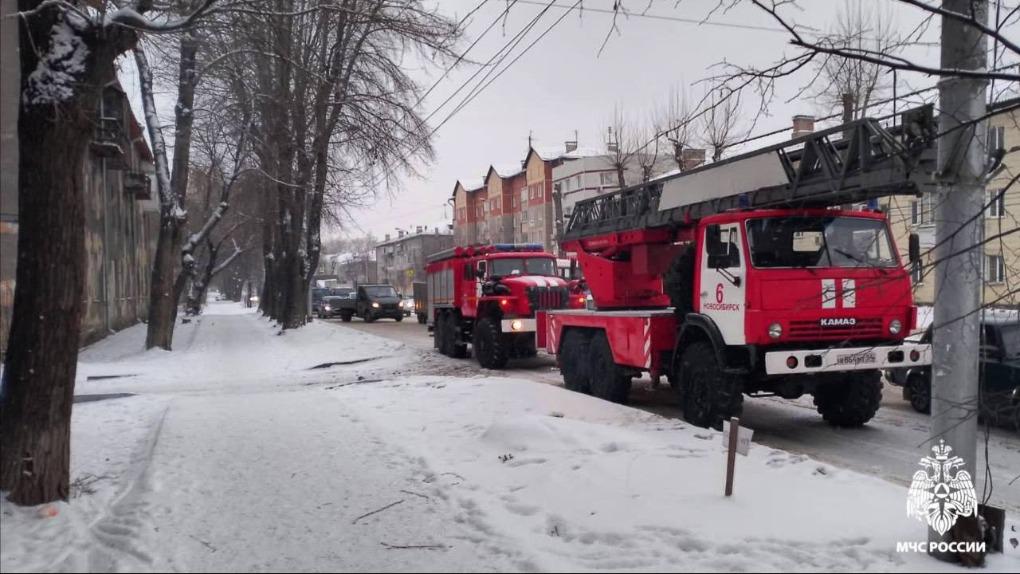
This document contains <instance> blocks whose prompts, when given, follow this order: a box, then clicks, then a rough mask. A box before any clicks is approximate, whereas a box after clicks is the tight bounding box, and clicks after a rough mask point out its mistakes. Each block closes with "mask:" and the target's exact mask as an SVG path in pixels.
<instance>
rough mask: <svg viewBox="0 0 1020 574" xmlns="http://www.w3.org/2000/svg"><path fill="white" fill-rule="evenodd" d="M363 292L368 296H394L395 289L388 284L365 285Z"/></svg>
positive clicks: (395, 293) (395, 294)
mask: <svg viewBox="0 0 1020 574" xmlns="http://www.w3.org/2000/svg"><path fill="white" fill-rule="evenodd" d="M365 294H366V295H368V296H369V297H396V296H397V291H396V290H395V289H394V288H393V287H390V286H389V285H373V286H371V287H365Z"/></svg>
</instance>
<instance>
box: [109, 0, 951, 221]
mask: <svg viewBox="0 0 1020 574" xmlns="http://www.w3.org/2000/svg"><path fill="white" fill-rule="evenodd" d="M575 1H576V0H555V3H554V6H553V7H551V8H549V9H548V10H547V11H546V13H545V14H544V15H543V16H542V17H541V18H540V19H539V21H538V22H537V24H536V25H535V26H534V28H533V29H532V30H531V31H530V32H529V33H528V34H527V35H526V36H525V37H524V39H523V41H521V43H520V44H519V45H518V46H517V47H516V49H515V50H514V51H513V52H512V54H511V56H510V57H508V58H507V59H506V60H505V61H504V62H503V65H502V66H501V67H498V68H497V73H499V70H502V69H503V67H505V66H506V65H507V64H509V62H510V60H513V59H514V58H516V57H517V55H518V54H520V53H521V52H523V51H524V50H525V48H526V47H527V46H528V45H529V44H531V43H532V41H534V40H535V39H536V38H538V37H539V36H540V35H542V34H543V33H544V32H545V31H546V30H548V29H549V28H550V26H554V23H555V22H556V21H557V19H559V18H560V17H561V16H563V15H564V13H565V11H566V9H567V8H568V7H570V6H572V5H573V4H574V2H575ZM848 2H849V4H850V6H852V7H856V6H857V5H858V4H860V5H862V6H863V7H864V9H869V8H870V9H873V10H876V9H877V10H878V11H880V12H881V13H882V14H883V16H884V18H885V19H886V20H888V21H889V22H891V23H892V26H894V27H895V28H896V29H898V30H900V32H901V34H903V35H906V34H908V33H909V32H910V31H911V30H912V29H913V28H914V27H915V26H916V25H917V23H918V22H919V21H920V20H921V16H922V13H921V12H920V11H919V10H917V9H915V8H911V7H909V6H904V5H901V4H900V3H898V2H894V1H893V0H810V1H803V2H801V3H800V6H801V7H802V8H803V9H802V10H800V11H798V10H785V11H784V14H787V15H789V16H790V17H791V19H792V20H794V21H795V22H796V24H797V25H799V26H803V27H805V28H806V29H807V30H815V31H817V32H824V31H826V30H831V29H832V28H833V27H834V26H835V22H836V20H837V14H838V12H839V11H840V10H841V9H842V7H843V6H844V5H845V4H846V3H848ZM480 3H481V2H480V0H441V1H439V2H438V6H439V10H440V11H443V12H445V13H447V14H448V15H450V16H451V17H455V18H457V19H460V18H462V17H464V16H465V15H467V14H468V13H469V12H471V10H472V9H474V8H476V7H478V6H479V4H480ZM718 3H719V1H718V0H624V1H623V5H624V6H625V7H626V8H627V9H628V10H629V11H630V12H631V15H630V16H629V17H626V16H620V17H619V18H618V19H617V26H618V29H619V31H618V33H612V34H610V35H609V39H608V42H607V43H606V45H605V48H604V49H603V50H602V52H601V54H600V53H599V50H600V46H602V44H603V42H604V41H605V40H606V36H607V33H609V31H610V27H611V23H612V21H613V16H612V14H610V13H606V12H608V11H609V9H611V8H612V6H613V0H583V1H582V2H581V6H582V7H583V9H582V10H573V11H570V12H569V13H567V14H566V16H565V17H564V18H563V19H562V21H560V22H559V23H558V24H555V26H554V27H553V28H552V29H551V30H550V31H549V32H548V33H547V34H546V35H545V36H544V37H543V38H542V39H541V40H539V41H538V42H537V43H536V44H535V45H534V46H533V47H532V48H531V49H530V50H528V51H527V53H525V54H523V55H522V56H521V57H520V58H519V59H518V60H517V61H516V62H515V63H514V64H513V65H511V66H509V67H508V68H506V71H505V72H504V73H502V75H500V76H499V77H498V79H496V80H495V81H493V82H492V83H491V84H490V85H489V86H488V87H487V88H485V89H484V90H483V91H481V92H480V94H479V95H478V96H477V97H475V98H474V99H473V100H471V101H470V102H469V103H467V104H466V105H464V107H463V108H462V109H460V111H458V112H456V113H454V114H453V115H451V112H453V110H454V109H455V108H456V107H457V106H458V105H459V104H460V103H461V102H462V101H463V99H464V97H465V96H466V95H467V94H468V93H469V92H470V89H471V87H472V86H474V85H475V83H470V84H468V85H467V86H466V88H465V89H463V90H462V91H461V92H460V94H458V95H456V96H455V97H453V98H452V100H451V101H450V102H449V103H448V104H446V105H445V106H441V104H442V103H443V102H444V100H446V99H447V98H449V97H450V96H451V94H453V93H454V92H455V91H456V90H457V89H458V88H461V87H462V86H464V85H465V82H467V81H468V80H469V78H470V77H471V76H472V75H473V74H475V73H476V72H477V71H478V70H479V66H478V65H474V64H462V65H461V66H459V67H457V68H456V69H454V70H453V71H452V72H450V73H449V74H448V75H447V77H446V78H445V79H443V80H442V81H440V82H439V83H438V85H437V86H436V88H435V90H434V91H433V92H432V93H431V94H430V95H429V97H427V98H426V99H425V100H424V101H423V102H422V111H423V113H424V114H425V115H429V114H430V113H431V114H432V117H431V118H430V119H429V123H430V125H432V126H433V127H435V126H437V125H439V124H440V123H443V122H445V123H443V125H442V126H441V127H439V129H438V130H437V131H436V133H435V136H434V145H435V150H436V157H435V160H434V161H433V162H432V163H431V164H429V165H427V166H425V167H424V168H423V169H422V174H421V175H422V177H421V178H403V179H402V182H401V185H400V186H399V188H398V189H395V190H392V192H391V193H386V192H381V193H380V194H379V197H378V200H377V202H376V203H375V204H374V205H373V206H372V207H370V208H367V209H362V210H358V211H355V212H354V213H353V217H352V218H351V221H349V222H347V223H346V224H345V227H344V229H342V230H340V232H339V233H340V234H342V235H347V236H361V235H364V234H365V233H373V234H374V235H376V236H377V237H379V238H381V237H383V236H384V235H385V234H386V233H394V231H395V230H396V228H398V227H399V228H403V229H413V228H414V227H415V226H417V225H427V226H429V227H435V226H441V225H445V224H447V223H449V222H450V218H451V209H450V207H449V205H448V204H447V200H448V199H449V198H450V196H451V193H452V191H453V187H454V185H455V183H456V181H457V180H458V179H459V178H463V179H475V180H480V179H481V178H482V177H483V176H484V175H485V173H486V171H487V170H488V167H489V165H490V164H493V163H495V164H508V163H514V162H519V161H520V160H522V159H524V156H525V153H526V152H527V146H528V137H529V134H530V135H531V137H532V138H533V139H534V141H535V142H536V143H537V144H540V145H543V146H548V145H562V144H563V142H564V141H565V140H572V139H574V134H575V131H576V133H577V135H578V138H579V140H580V145H581V146H585V147H595V148H598V147H603V146H604V145H605V137H606V136H605V134H606V127H607V125H608V123H609V121H610V118H611V117H612V114H613V110H614V107H619V109H620V110H621V111H622V112H623V113H624V114H625V115H627V116H629V118H630V121H631V122H645V123H647V122H649V120H650V118H651V115H652V114H653V112H654V111H655V109H656V107H658V106H664V105H665V103H666V101H667V100H668V98H669V94H670V92H671V90H685V91H686V92H687V95H688V98H689V99H692V100H694V101H696V100H698V99H700V98H701V97H702V96H703V95H704V94H705V92H706V89H707V84H705V83H699V82H701V81H702V80H704V79H706V78H709V77H711V76H714V75H718V74H719V73H721V71H722V69H721V68H720V66H719V65H720V63H722V62H724V61H727V62H732V63H734V64H739V65H755V64H757V65H765V64H769V63H772V62H774V61H776V60H777V59H778V58H780V57H781V55H782V54H783V53H784V52H785V53H795V51H796V49H795V48H793V47H791V46H789V44H788V40H789V35H788V34H787V33H786V32H784V31H783V30H782V29H780V28H779V26H778V24H777V23H776V22H775V21H774V20H771V19H770V18H769V17H768V16H767V15H766V14H765V13H764V12H762V11H760V10H758V9H756V8H754V7H753V6H751V5H750V3H749V2H742V3H739V5H738V6H737V7H736V8H734V9H732V10H730V11H727V12H721V11H720V12H716V13H711V12H712V9H713V8H714V7H716V6H717V5H718ZM481 4H482V5H481V7H480V8H479V9H478V10H477V11H476V12H474V13H473V14H472V15H471V16H470V18H468V20H467V21H466V23H465V38H464V41H463V43H462V48H463V49H466V48H467V47H468V46H469V45H470V44H471V43H472V42H473V41H475V39H477V38H479V37H482V33H483V31H484V30H485V29H486V28H487V27H488V26H489V25H490V24H491V23H492V22H493V21H494V20H496V19H497V18H498V17H499V16H500V14H502V13H503V12H504V11H505V9H506V8H507V6H508V5H510V6H511V7H510V9H509V12H508V13H507V14H506V16H505V17H504V18H503V19H502V20H501V21H499V23H498V24H496V25H495V26H494V27H493V28H492V30H491V31H490V32H489V33H488V34H487V35H484V37H482V38H481V40H480V41H479V42H478V43H477V45H476V46H474V48H473V49H472V50H471V51H470V53H469V54H468V58H469V59H471V60H473V61H474V62H485V61H487V60H489V59H490V58H491V57H492V56H493V55H494V54H495V53H496V52H497V51H499V50H500V49H501V47H503V46H504V45H505V44H506V43H507V42H509V41H510V40H511V39H512V38H513V37H514V35H515V34H517V33H518V32H519V31H520V30H521V29H522V28H523V27H525V25H526V24H527V23H528V22H529V21H531V20H532V19H533V18H534V17H535V16H536V15H537V14H539V13H540V12H541V11H542V10H543V9H544V8H545V7H546V6H547V5H548V0H517V1H516V2H515V3H514V0H489V1H488V2H484V3H481ZM854 9H855V8H854ZM938 34H939V30H938V25H937V23H936V24H934V25H933V26H932V27H931V29H930V30H929V31H928V33H927V35H926V37H925V38H924V40H926V41H930V42H931V45H928V46H919V47H915V48H912V50H911V53H910V55H911V56H912V57H914V58H915V59H917V60H921V61H925V62H926V63H929V64H937V61H938V56H939V54H938V49H937V45H935V42H936V41H937V40H938ZM405 65H406V66H408V67H411V68H413V69H414V70H415V74H416V75H417V76H418V77H419V78H420V80H421V83H422V85H423V86H425V87H429V86H431V85H432V84H433V82H435V81H436V80H437V79H439V78H440V76H441V75H442V73H443V68H441V67H437V66H436V65H435V64H434V63H432V62H429V63H421V62H418V61H417V58H415V57H413V56H412V55H408V57H407V60H406V62H405ZM131 67H133V66H132V65H131V63H130V62H129V63H128V65H127V66H126V68H131ZM127 72H128V73H126V74H123V75H122V81H124V83H125V88H126V89H127V92H128V93H129V94H132V95H134V96H135V97H134V98H133V99H134V100H135V102H133V104H134V105H135V107H136V108H140V105H138V101H139V100H138V98H137V91H138V90H137V86H136V84H137V82H136V81H135V78H133V77H132V76H133V74H131V73H130V72H131V70H130V69H128V70H127ZM813 72H814V70H813V69H806V70H804V73H802V74H799V75H797V76H794V77H792V78H790V79H788V80H787V81H785V82H783V83H781V84H780V85H779V86H777V94H776V98H775V99H774V100H773V101H772V103H771V106H770V108H769V112H768V115H765V116H759V115H758V114H757V107H758V106H757V101H750V100H752V99H753V98H750V97H748V98H745V105H744V108H743V113H742V120H741V124H740V126H739V127H740V128H742V129H744V130H750V129H751V128H752V127H753V131H752V132H751V133H752V134H760V133H763V132H768V131H772V130H775V129H778V128H784V127H789V125H790V123H791V118H792V116H793V115H796V114H813V115H816V116H824V115H828V114H830V113H832V111H833V110H831V109H828V108H825V107H824V106H822V105H821V104H820V102H819V99H818V98H817V97H813V96H814V94H815V92H817V89H816V90H814V91H812V92H810V93H809V94H807V95H805V96H802V97H800V98H796V97H795V94H796V93H797V92H798V88H800V87H801V86H803V85H804V84H805V83H807V82H808V81H809V79H810V78H811V76H812V75H813ZM484 75H485V70H483V71H482V73H480V74H478V78H481V77H482V76H484ZM890 79H891V77H890ZM476 82H477V79H476ZM933 84H934V82H933V80H932V79H930V78H927V77H923V76H920V75H918V74H903V73H901V74H899V75H898V81H897V86H898V90H899V93H900V94H901V95H902V94H903V93H905V92H907V91H910V90H913V89H918V88H922V87H929V86H932V85H933ZM882 95H884V96H888V95H891V93H890V92H889V91H888V90H887V93H886V94H882ZM932 96H934V92H929V93H927V94H925V97H927V98H928V99H930V98H931V97H932ZM161 99H162V100H163V101H160V102H159V107H160V108H161V109H162V112H163V113H162V114H161V115H163V116H164V117H165V118H167V119H170V118H172V110H173V95H172V94H166V95H164V97H163V98H161ZM791 99H792V101H789V100H791ZM914 101H917V102H918V103H919V100H918V98H914ZM899 105H900V109H902V108H903V107H906V105H907V104H906V103H904V102H901V103H900V104H899ZM138 111H140V110H136V113H138ZM139 117H140V116H139ZM779 137H780V138H781V137H785V136H779ZM775 139H776V138H772V140H773V141H774V140H775ZM767 143H769V141H768V140H763V141H761V142H758V143H756V144H755V145H754V146H745V148H744V150H746V149H751V147H755V146H757V145H765V144H767ZM744 150H738V151H744ZM336 233H337V232H336V231H335V230H329V231H326V235H327V236H328V235H335V234H336Z"/></svg>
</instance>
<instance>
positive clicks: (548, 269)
mask: <svg viewBox="0 0 1020 574" xmlns="http://www.w3.org/2000/svg"><path fill="white" fill-rule="evenodd" d="M491 265H492V267H491V269H492V270H491V271H490V272H489V274H490V275H494V276H496V277H506V276H508V275H549V276H553V275H556V262H555V261H554V260H552V259H550V258H548V257H521V258H516V257H515V258H508V259H493V260H492V261H491Z"/></svg>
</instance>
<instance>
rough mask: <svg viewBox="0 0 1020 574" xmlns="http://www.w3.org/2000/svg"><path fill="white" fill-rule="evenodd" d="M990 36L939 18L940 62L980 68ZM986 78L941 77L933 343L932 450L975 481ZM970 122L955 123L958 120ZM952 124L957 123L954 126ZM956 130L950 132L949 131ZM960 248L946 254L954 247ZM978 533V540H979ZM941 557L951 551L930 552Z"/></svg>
mask: <svg viewBox="0 0 1020 574" xmlns="http://www.w3.org/2000/svg"><path fill="white" fill-rule="evenodd" d="M942 8H943V9H944V10H948V11H951V12H956V13H958V14H963V15H973V17H974V18H975V19H976V20H977V21H978V22H979V23H981V24H986V23H987V21H988V2H987V0H944V1H943V2H942ZM987 60H988V56H987V39H986V37H985V36H984V34H983V33H982V32H981V31H979V30H978V29H976V28H975V27H973V26H968V25H967V24H965V23H963V22H961V21H958V20H955V19H952V18H946V17H943V18H942V64H941V67H942V68H943V69H947V70H953V69H959V70H974V71H983V70H986V69H987V67H988V63H987ZM986 85H987V80H984V79H970V78H968V79H962V78H947V79H943V80H941V81H940V82H939V133H941V134H945V135H943V136H942V137H941V138H939V140H938V188H937V192H936V193H937V195H936V202H935V205H936V207H935V225H936V229H935V238H936V244H937V245H938V247H937V248H936V250H935V259H936V260H937V261H939V262H940V263H938V265H937V266H936V268H935V293H936V295H935V318H934V321H935V323H934V327H936V329H935V330H934V333H933V339H932V342H933V345H932V355H933V357H932V373H933V377H932V401H931V444H929V445H927V446H926V447H925V450H926V451H927V452H926V454H927V453H930V450H928V449H930V448H931V446H932V445H934V444H938V440H939V439H943V440H945V441H946V444H947V445H948V446H950V447H952V449H953V453H952V454H954V455H957V456H959V457H961V458H962V459H963V460H964V462H965V467H964V468H963V469H960V470H966V471H967V472H969V473H970V476H971V478H972V479H976V477H977V474H976V473H975V466H976V462H977V461H976V457H977V453H976V446H977V408H978V345H979V341H980V338H981V331H980V318H981V312H980V310H979V308H980V306H981V290H982V288H983V286H982V283H981V259H982V256H983V254H984V249H983V248H981V247H980V244H981V240H982V238H983V236H984V233H983V227H984V218H982V217H981V216H980V215H979V214H980V213H981V210H982V208H983V207H984V200H985V198H984V191H985V187H984V175H985V174H984V171H985V160H986V157H987V154H986V150H985V146H984V142H985V132H986V122H984V121H981V122H977V121H975V120H977V119H978V118H980V117H982V116H984V115H985V101H986V93H985V92H986ZM961 125H963V126H965V127H958V126H961ZM954 128H955V129H954ZM950 130H952V131H950ZM958 252H959V253H960V254H959V255H956V256H955V257H952V258H949V259H947V257H949V256H950V255H951V254H953V253H958ZM977 532H978V525H977V517H966V518H964V517H961V518H960V519H959V520H958V521H957V523H956V527H955V528H953V529H951V530H950V531H949V532H947V533H946V534H945V536H941V535H939V534H938V533H937V532H935V531H934V530H932V529H931V528H929V530H928V541H929V542H930V543H931V542H942V541H946V542H950V541H959V540H961V539H963V538H964V537H966V535H967V534H969V535H970V536H974V535H975V534H976V533H977ZM974 539H976V538H974ZM929 554H931V555H932V556H934V557H936V558H938V559H939V560H943V561H953V560H954V559H955V556H954V553H952V552H939V551H932V550H929Z"/></svg>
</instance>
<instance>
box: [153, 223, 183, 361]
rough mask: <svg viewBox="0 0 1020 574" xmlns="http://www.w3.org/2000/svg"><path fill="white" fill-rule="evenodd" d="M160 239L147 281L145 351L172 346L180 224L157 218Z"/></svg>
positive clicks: (175, 315) (175, 312) (167, 348)
mask: <svg viewBox="0 0 1020 574" xmlns="http://www.w3.org/2000/svg"><path fill="white" fill-rule="evenodd" d="M160 220H161V222H160V226H159V238H158V239H157V240H156V256H155V257H154V258H153V262H152V277H151V280H150V282H149V324H148V328H147V331H146V334H145V348H146V349H151V348H153V347H159V348H161V349H166V350H168V351H169V350H170V349H171V348H172V347H173V339H174V323H175V322H176V321H177V302H178V295H177V289H176V288H175V287H174V278H175V277H176V276H177V254H178V252H179V251H180V249H181V235H182V233H181V225H180V224H179V223H178V222H177V221H176V219H175V218H173V217H172V216H170V215H162V214H161V215H160Z"/></svg>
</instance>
